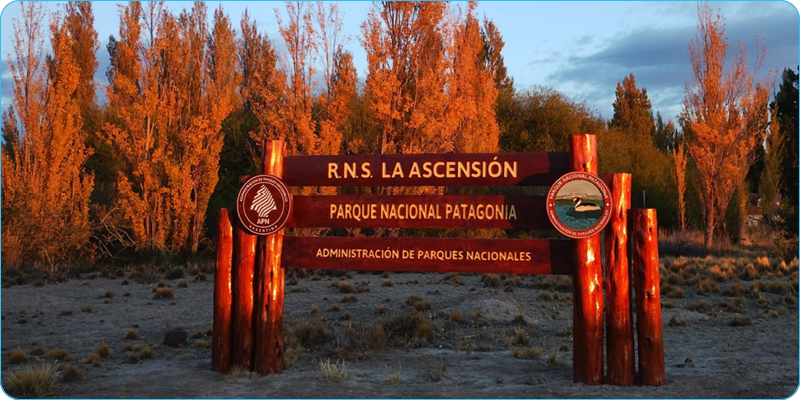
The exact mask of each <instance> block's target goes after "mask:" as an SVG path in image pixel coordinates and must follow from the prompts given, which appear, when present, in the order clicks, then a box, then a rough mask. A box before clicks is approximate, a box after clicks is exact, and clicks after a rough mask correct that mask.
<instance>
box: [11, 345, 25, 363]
mask: <svg viewBox="0 0 800 400" xmlns="http://www.w3.org/2000/svg"><path fill="white" fill-rule="evenodd" d="M26 362H28V353H26V352H25V350H23V349H22V347H19V346H17V347H14V348H13V349H11V350H9V351H8V363H9V364H24V363H26Z"/></svg>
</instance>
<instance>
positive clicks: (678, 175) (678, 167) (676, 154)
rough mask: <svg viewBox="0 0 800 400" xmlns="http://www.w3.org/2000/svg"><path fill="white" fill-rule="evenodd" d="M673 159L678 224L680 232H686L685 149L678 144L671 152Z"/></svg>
mask: <svg viewBox="0 0 800 400" xmlns="http://www.w3.org/2000/svg"><path fill="white" fill-rule="evenodd" d="M672 154H673V158H674V159H675V175H674V176H675V185H676V186H677V189H678V222H679V223H680V226H681V232H685V231H686V162H687V161H688V158H687V154H686V147H685V146H684V144H683V143H678V144H677V146H675V148H674V150H673V151H672Z"/></svg>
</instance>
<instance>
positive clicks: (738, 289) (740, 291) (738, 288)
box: [722, 282, 747, 297]
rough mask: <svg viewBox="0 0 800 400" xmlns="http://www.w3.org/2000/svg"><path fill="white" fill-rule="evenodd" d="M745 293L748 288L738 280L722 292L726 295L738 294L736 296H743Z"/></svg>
mask: <svg viewBox="0 0 800 400" xmlns="http://www.w3.org/2000/svg"><path fill="white" fill-rule="evenodd" d="M745 293H747V289H746V288H745V287H744V286H742V284H741V283H739V282H736V283H734V284H733V285H730V286H728V287H726V288H725V290H723V291H722V294H724V295H726V296H736V297H739V296H743V295H744V294H745Z"/></svg>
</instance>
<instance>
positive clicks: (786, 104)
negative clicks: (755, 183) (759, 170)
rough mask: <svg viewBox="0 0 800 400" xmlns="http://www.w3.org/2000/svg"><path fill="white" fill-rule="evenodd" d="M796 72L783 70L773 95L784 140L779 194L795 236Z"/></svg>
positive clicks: (796, 163)
mask: <svg viewBox="0 0 800 400" xmlns="http://www.w3.org/2000/svg"><path fill="white" fill-rule="evenodd" d="M797 77H798V72H797V71H792V70H791V69H789V68H786V69H784V70H783V74H782V80H781V84H780V90H779V91H778V93H777V94H776V95H775V104H776V105H777V107H778V115H777V119H778V122H779V124H780V130H781V136H782V137H783V139H784V140H785V144H784V146H783V149H784V153H783V163H782V167H781V176H782V178H783V180H782V181H781V184H780V190H781V193H783V196H784V198H785V201H784V204H786V205H787V206H788V207H789V208H790V209H791V210H790V212H789V214H790V215H788V216H787V221H788V222H789V226H790V227H791V229H790V230H791V232H793V233H794V234H795V235H796V234H797V232H798V229H797V221H798V219H797V201H798V199H797V195H798V186H797V185H798V177H797V171H798V156H797V154H798V150H797V148H798V146H797V132H798V130H797V129H798V125H797V116H798V108H797V86H798V78H797Z"/></svg>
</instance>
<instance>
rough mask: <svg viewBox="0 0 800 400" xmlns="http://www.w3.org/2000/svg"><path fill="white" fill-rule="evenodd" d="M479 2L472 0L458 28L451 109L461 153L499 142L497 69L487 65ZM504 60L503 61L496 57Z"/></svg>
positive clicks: (494, 148)
mask: <svg viewBox="0 0 800 400" xmlns="http://www.w3.org/2000/svg"><path fill="white" fill-rule="evenodd" d="M476 6H477V3H475V2H469V5H468V8H467V11H466V13H465V14H466V15H465V16H464V17H463V18H460V19H459V21H458V22H457V25H456V27H455V29H454V34H453V38H452V41H453V44H452V48H453V49H455V51H454V52H453V55H452V57H453V58H452V75H451V76H450V80H449V84H448V91H447V93H448V96H449V98H448V103H449V112H450V113H451V114H452V115H453V117H452V119H453V120H454V122H455V123H456V126H455V130H456V133H455V150H456V151H457V152H461V153H492V152H496V151H497V149H498V145H499V136H500V128H499V127H498V126H497V117H496V115H495V103H496V101H497V92H498V90H497V88H496V87H495V78H496V73H497V72H496V69H497V68H499V66H497V65H495V66H494V68H495V70H493V69H492V66H490V65H487V64H486V56H485V55H484V54H483V52H484V51H485V47H484V46H485V42H484V39H483V37H482V36H481V28H480V23H479V22H478V19H477V18H475V15H474V13H475V7H476ZM493 56H494V57H496V54H493ZM492 61H493V62H495V63H496V64H497V63H501V62H502V59H501V60H496V59H495V60H492Z"/></svg>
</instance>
